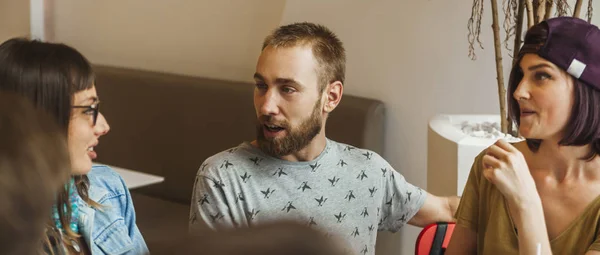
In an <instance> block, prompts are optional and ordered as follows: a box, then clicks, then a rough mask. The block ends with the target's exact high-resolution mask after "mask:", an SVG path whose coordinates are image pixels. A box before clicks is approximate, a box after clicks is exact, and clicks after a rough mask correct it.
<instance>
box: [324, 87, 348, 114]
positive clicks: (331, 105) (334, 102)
mask: <svg viewBox="0 0 600 255" xmlns="http://www.w3.org/2000/svg"><path fill="white" fill-rule="evenodd" d="M342 94H344V85H343V84H342V82H341V81H334V82H332V83H330V84H329V85H327V87H326V88H325V91H324V96H325V104H324V105H323V111H325V112H327V113H330V112H332V111H333V110H334V109H335V108H336V107H337V106H338V104H339V103H340V101H341V100H342Z"/></svg>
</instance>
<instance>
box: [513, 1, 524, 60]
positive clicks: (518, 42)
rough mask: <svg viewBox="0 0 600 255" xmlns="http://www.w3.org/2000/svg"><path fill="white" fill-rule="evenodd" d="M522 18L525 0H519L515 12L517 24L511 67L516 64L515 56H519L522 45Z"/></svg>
mask: <svg viewBox="0 0 600 255" xmlns="http://www.w3.org/2000/svg"><path fill="white" fill-rule="evenodd" d="M523 18H525V0H519V3H518V10H517V22H516V25H515V28H516V31H515V47H514V48H513V54H512V56H511V57H512V58H513V62H512V63H513V65H516V64H517V55H518V54H519V48H521V44H522V43H523Z"/></svg>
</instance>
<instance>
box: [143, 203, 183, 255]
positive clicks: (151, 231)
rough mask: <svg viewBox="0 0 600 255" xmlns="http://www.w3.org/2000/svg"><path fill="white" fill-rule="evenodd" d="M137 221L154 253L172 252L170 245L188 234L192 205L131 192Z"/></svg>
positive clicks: (149, 247)
mask: <svg viewBox="0 0 600 255" xmlns="http://www.w3.org/2000/svg"><path fill="white" fill-rule="evenodd" d="M131 199H132V200H133V205H134V206H135V210H136V216H137V219H136V223H137V225H138V228H139V229H140V232H142V236H143V237H144V240H145V241H146V244H147V245H148V249H149V250H150V253H152V254H171V253H170V252H169V251H168V247H169V246H170V245H171V244H172V243H175V242H177V241H178V240H181V239H186V238H187V234H188V217H189V214H190V206H189V205H186V204H180V203H175V202H170V201H167V200H163V199H160V198H155V197H151V196H147V195H144V194H140V193H137V192H135V191H134V192H131Z"/></svg>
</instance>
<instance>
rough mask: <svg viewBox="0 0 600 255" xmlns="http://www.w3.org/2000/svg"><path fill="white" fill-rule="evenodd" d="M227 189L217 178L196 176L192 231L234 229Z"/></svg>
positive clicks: (192, 208)
mask: <svg viewBox="0 0 600 255" xmlns="http://www.w3.org/2000/svg"><path fill="white" fill-rule="evenodd" d="M226 188H227V187H225V185H224V184H223V182H222V181H221V180H219V179H217V178H215V177H211V176H207V175H205V174H200V173H199V174H198V175H196V180H195V182H194V189H193V193H192V199H191V206H190V218H189V229H190V231H200V230H205V229H207V228H208V229H212V230H219V229H222V228H232V227H234V220H233V217H232V215H231V213H230V208H229V203H228V202H227V199H226V195H225V192H226Z"/></svg>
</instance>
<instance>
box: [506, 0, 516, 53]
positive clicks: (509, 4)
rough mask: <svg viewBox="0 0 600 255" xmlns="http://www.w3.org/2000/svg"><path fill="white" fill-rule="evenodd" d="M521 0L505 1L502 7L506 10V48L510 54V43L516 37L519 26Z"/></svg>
mask: <svg viewBox="0 0 600 255" xmlns="http://www.w3.org/2000/svg"><path fill="white" fill-rule="evenodd" d="M518 5H519V0H504V1H503V2H502V6H503V9H504V25H503V27H504V32H505V33H506V37H504V47H505V48H506V50H508V51H509V52H510V50H511V49H510V48H509V46H508V42H509V40H510V38H512V36H514V35H515V25H516V24H517V11H518V9H519V6H518Z"/></svg>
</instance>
